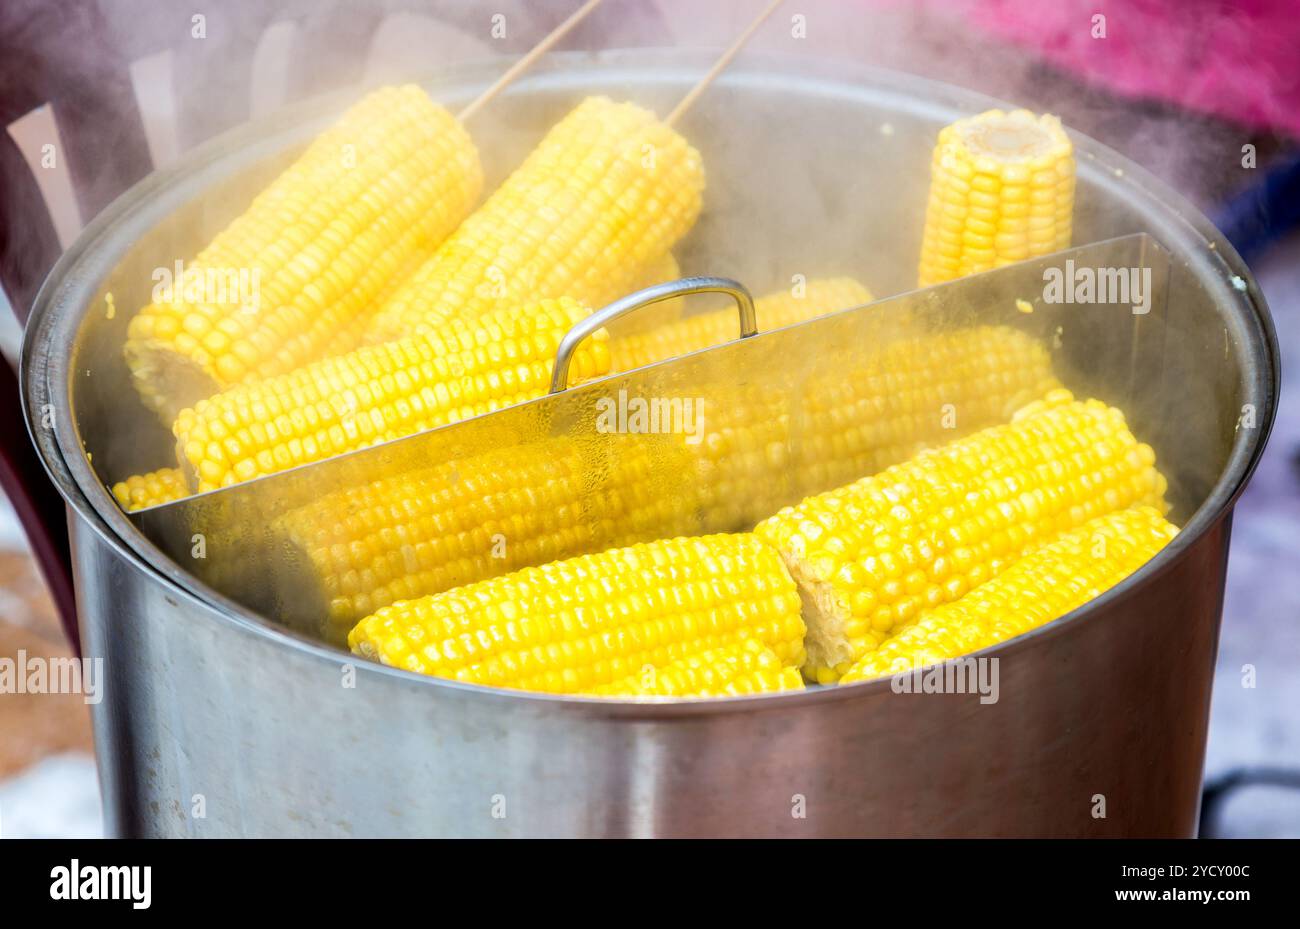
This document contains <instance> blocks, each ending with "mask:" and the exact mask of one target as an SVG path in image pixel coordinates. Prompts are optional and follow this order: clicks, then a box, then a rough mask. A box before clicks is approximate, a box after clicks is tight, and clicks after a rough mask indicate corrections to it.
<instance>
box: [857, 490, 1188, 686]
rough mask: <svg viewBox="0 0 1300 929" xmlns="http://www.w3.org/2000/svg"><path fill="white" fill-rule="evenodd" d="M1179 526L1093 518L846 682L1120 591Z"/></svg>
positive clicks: (865, 663)
mask: <svg viewBox="0 0 1300 929" xmlns="http://www.w3.org/2000/svg"><path fill="white" fill-rule="evenodd" d="M1177 533H1178V529H1177V527H1175V526H1174V525H1172V524H1171V523H1169V522H1167V521H1166V520H1165V518H1164V517H1163V516H1161V515H1160V513H1159V511H1157V510H1155V509H1153V508H1152V507H1134V508H1132V509H1127V510H1118V511H1116V512H1114V513H1108V514H1106V515H1105V516H1099V517H1097V518H1096V519H1093V520H1090V521H1088V522H1086V523H1084V524H1083V525H1082V526H1079V527H1078V528H1077V529H1073V530H1071V531H1069V532H1066V533H1064V534H1063V535H1060V536H1057V538H1056V539H1055V540H1053V541H1052V542H1049V543H1048V544H1047V545H1044V546H1043V547H1042V548H1040V549H1038V550H1037V551H1035V552H1033V553H1032V554H1029V555H1026V556H1025V557H1024V558H1021V559H1020V560H1019V561H1017V562H1016V563H1015V564H1013V565H1011V566H1010V567H1009V568H1007V569H1006V571H1004V572H1003V573H1002V574H1001V575H999V576H998V577H996V578H994V579H992V580H990V581H988V582H987V583H985V584H982V585H980V586H979V587H976V588H975V589H974V590H972V591H971V592H970V593H968V594H966V595H965V596H964V597H962V598H961V599H960V600H956V601H954V602H952V603H946V604H943V605H941V606H939V607H936V608H935V609H933V610H928V611H926V612H925V613H923V614H922V616H921V618H920V619H918V620H917V621H916V623H915V624H913V625H911V626H908V627H907V628H906V629H904V630H903V631H902V632H900V633H898V635H896V636H893V637H892V638H890V639H889V640H887V641H886V642H885V643H884V644H883V645H881V646H880V647H879V648H878V649H876V650H875V651H871V652H868V653H867V654H866V655H864V656H863V657H862V658H861V659H860V660H859V661H858V662H857V663H856V664H854V665H853V666H852V667H851V668H849V670H848V671H847V672H845V674H844V676H843V677H842V678H841V679H840V683H842V684H848V683H851V682H853V681H864V680H869V679H871V678H874V677H882V676H884V675H887V674H897V673H901V672H905V671H911V670H915V669H918V668H922V667H925V666H927V665H932V664H936V663H938V662H942V661H946V660H948V659H950V658H957V657H960V656H961V655H965V654H969V653H970V652H975V651H979V650H980V649H982V648H987V647H988V646H990V645H995V644H997V643H998V642H1005V641H1006V640H1007V639H1011V638H1014V637H1015V636H1018V635H1020V634H1022V633H1025V632H1028V631H1029V630H1031V629H1036V628H1037V627H1039V626H1041V625H1044V624H1045V623H1049V622H1051V621H1052V620H1054V619H1056V618H1058V617H1060V616H1064V615H1065V614H1066V613H1069V612H1070V611H1071V610H1073V609H1075V608H1077V607H1080V606H1082V605H1083V604H1085V603H1087V602H1088V601H1089V600H1092V599H1093V598H1094V597H1098V596H1100V595H1101V594H1102V593H1104V592H1105V591H1107V590H1109V589H1110V588H1111V587H1114V586H1115V585H1116V584H1118V583H1119V582H1120V581H1122V580H1124V578H1126V577H1128V576H1129V575H1130V574H1132V573H1133V572H1134V571H1136V570H1137V569H1138V568H1140V567H1142V565H1144V564H1146V563H1147V562H1148V561H1150V560H1151V558H1152V557H1154V556H1155V554H1156V552H1158V551H1160V549H1162V548H1163V547H1164V546H1165V545H1166V544H1167V543H1168V542H1169V540H1170V539H1172V538H1173V537H1174V536H1175V535H1177Z"/></svg>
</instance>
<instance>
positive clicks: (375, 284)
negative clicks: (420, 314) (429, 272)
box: [126, 84, 483, 424]
mask: <svg viewBox="0 0 1300 929" xmlns="http://www.w3.org/2000/svg"><path fill="white" fill-rule="evenodd" d="M482 184H483V179H482V170H481V168H480V166H479V160H478V153H477V151H476V150H475V148H474V144H473V142H472V141H471V140H470V137H469V135H468V134H467V133H466V132H465V130H464V129H463V128H461V126H460V124H459V123H458V122H456V120H455V119H454V118H453V117H452V116H451V114H450V113H448V112H447V111H446V110H444V109H443V108H442V107H441V106H438V105H437V104H435V103H434V102H433V101H432V100H430V99H429V97H428V95H427V94H425V92H424V91H423V90H421V89H420V88H419V87H417V86H415V85H413V84H412V85H406V86H403V87H388V88H384V89H382V90H378V91H376V92H374V93H372V94H370V95H369V96H367V97H366V98H364V99H363V100H361V101H360V102H359V103H357V104H356V105H355V106H353V107H352V108H351V109H350V110H348V111H347V112H346V113H345V114H344V115H343V116H342V117H341V118H340V119H339V121H338V122H337V123H335V124H334V125H333V126H332V127H331V128H329V129H327V130H326V131H325V132H323V133H322V134H321V135H320V136H319V137H318V138H317V139H316V140H315V141H314V142H313V143H312V144H311V145H310V146H308V148H307V150H306V152H304V153H303V155H302V156H301V157H300V158H298V160H297V161H296V162H294V164H293V165H292V166H291V167H289V168H288V169H287V170H286V171H285V172H284V173H283V174H281V175H280V176H279V178H277V179H276V180H275V181H274V182H273V183H272V184H271V185H270V186H269V187H267V188H266V189H265V190H264V191H263V192H262V193H261V194H259V195H258V196H257V198H256V199H254V200H253V202H252V204H251V205H250V206H249V208H248V209H247V211H245V212H244V213H243V215H241V216H240V217H239V218H238V219H236V220H235V221H234V222H232V223H231V224H230V225H229V226H227V227H226V229H225V230H224V231H222V232H221V233H219V234H218V235H217V236H216V238H214V239H213V240H212V242H211V244H209V245H208V247H207V248H205V249H203V251H201V252H199V254H198V255H197V256H196V257H195V259H194V260H193V261H192V262H191V263H190V265H189V267H188V268H187V270H186V275H187V276H189V277H192V278H193V279H194V280H195V281H201V280H205V279H207V278H208V277H209V276H210V277H211V279H212V280H213V281H214V282H215V281H222V282H224V281H226V280H227V278H230V277H231V276H237V275H239V274H240V273H243V274H244V275H245V278H246V280H245V286H244V288H243V291H244V292H243V294H242V296H250V295H251V297H252V298H253V299H252V300H251V301H250V302H243V301H242V300H241V299H240V296H241V295H235V294H230V293H226V294H224V295H223V294H222V293H221V292H220V291H221V289H222V288H217V289H215V290H214V289H212V288H199V289H198V290H197V291H196V292H195V293H194V294H190V295H188V296H197V297H198V299H186V297H187V294H186V293H185V290H186V287H185V286H183V285H184V283H185V282H184V281H176V282H174V286H173V288H172V292H171V293H170V294H169V295H164V296H168V297H169V299H165V300H161V301H155V302H153V303H150V304H149V305H148V306H146V307H145V308H144V309H143V310H141V311H140V312H139V314H137V315H136V317H135V318H134V319H132V320H131V323H130V327H129V329H128V334H127V342H126V360H127V365H128V367H129V368H130V370H131V373H132V375H133V377H134V379H135V383H136V386H137V388H138V389H139V391H140V394H141V396H142V397H143V398H144V400H145V402H146V403H147V404H148V405H149V406H150V407H152V408H154V409H156V410H158V411H159V412H160V413H161V414H162V416H163V417H164V419H165V420H166V421H167V423H168V424H170V423H171V422H172V420H173V419H174V418H175V416H176V414H177V413H178V412H179V411H180V410H181V409H183V408H184V407H187V406H192V405H193V404H195V403H196V402H198V401H199V400H201V399H203V398H205V397H208V396H211V395H212V394H214V393H216V392H217V391H218V390H220V389H222V388H225V387H229V386H231V385H233V384H239V383H243V382H244V381H248V380H251V379H255V378H265V377H271V376H273V375H276V374H281V373H283V372H286V371H289V370H292V369H293V368H296V367H298V366H300V365H302V364H305V363H306V362H309V361H312V360H315V359H317V358H321V357H324V356H326V355H331V354H338V353H340V352H344V351H348V350H350V349H352V348H353V347H355V346H356V345H358V344H359V342H360V340H361V336H362V333H363V331H364V328H365V326H366V324H367V322H368V318H369V315H370V311H371V310H372V308H373V306H374V305H375V301H376V299H377V298H379V297H380V296H381V295H382V294H384V293H386V292H387V289H386V288H387V285H388V284H389V282H390V280H391V279H392V278H394V277H395V275H396V274H397V272H398V271H399V270H400V269H402V268H403V267H404V265H406V264H407V263H408V262H410V261H411V260H413V259H414V258H415V257H416V256H418V255H420V254H428V253H429V252H430V251H431V250H432V249H433V248H434V247H435V246H436V245H437V244H438V243H439V242H441V241H442V240H443V239H444V238H445V237H446V236H447V235H448V234H450V233H451V231H452V230H453V229H455V228H456V226H457V224H459V223H460V221H461V220H462V219H464V218H465V216H466V215H467V214H468V213H469V211H470V209H471V208H472V207H473V205H474V202H475V201H476V200H477V199H478V196H479V193H480V191H481V189H482Z"/></svg>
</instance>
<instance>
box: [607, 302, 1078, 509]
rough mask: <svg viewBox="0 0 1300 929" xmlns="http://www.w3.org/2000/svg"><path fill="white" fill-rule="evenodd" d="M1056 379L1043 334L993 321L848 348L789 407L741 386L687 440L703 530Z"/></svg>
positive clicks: (836, 481) (1018, 402)
mask: <svg viewBox="0 0 1300 929" xmlns="http://www.w3.org/2000/svg"><path fill="white" fill-rule="evenodd" d="M614 351H615V349H614V347H613V345H611V353H613V352H614ZM1058 387H1060V383H1059V382H1058V381H1057V380H1056V378H1055V376H1054V375H1053V373H1052V364H1051V358H1050V356H1049V355H1048V352H1047V350H1046V349H1045V348H1044V347H1043V346H1042V345H1041V344H1040V343H1038V342H1037V341H1036V340H1034V339H1033V338H1032V337H1030V336H1028V335H1026V334H1025V333H1022V332H1019V331H1017V330H1015V329H1010V328H1005V327H995V326H980V327H975V328H972V329H961V330H955V331H952V332H945V333H940V334H931V333H921V334H917V335H910V336H906V337H902V338H898V339H895V340H893V341H890V342H888V343H887V344H886V345H884V346H883V347H881V348H879V349H875V350H872V351H867V352H864V353H862V354H861V355H860V356H858V355H854V356H853V358H852V361H851V362H850V363H849V366H848V367H844V366H841V365H839V364H836V365H832V366H830V367H829V369H828V370H827V371H826V373H825V374H824V375H819V376H815V377H814V378H812V379H811V381H810V382H809V383H808V384H806V385H804V390H803V391H801V393H800V395H799V398H798V403H797V405H796V406H795V407H794V410H793V412H792V411H791V410H790V408H789V405H790V404H789V398H788V397H786V396H785V395H784V394H781V393H778V394H776V395H772V394H771V393H770V392H766V393H765V392H764V391H763V390H762V389H761V388H760V387H757V386H754V385H750V386H745V387H738V388H737V391H736V394H737V395H736V396H735V397H733V398H727V399H725V400H724V399H721V398H719V399H716V400H715V401H714V402H711V403H709V404H707V405H706V409H705V417H704V419H705V425H706V432H707V437H706V439H705V440H704V441H703V442H701V443H700V444H698V445H696V446H692V447H691V449H692V451H693V453H694V455H695V457H696V460H697V462H698V466H699V468H700V494H701V500H700V507H701V511H702V513H703V520H704V522H703V528H704V531H709V532H714V531H730V530H733V529H743V528H748V527H749V526H752V525H753V524H754V522H755V521H756V520H758V519H761V518H762V517H763V516H765V515H767V514H769V513H772V512H773V511H774V510H776V509H778V508H779V507H781V506H783V505H785V504H788V503H792V502H794V501H796V500H798V499H799V498H800V497H801V496H803V495H804V494H806V493H807V492H808V491H809V490H820V489H822V488H827V487H836V486H838V485H840V484H843V483H845V482H847V481H851V480H854V479H856V478H859V477H862V476H863V475H868V474H875V473H876V472H877V471H880V470H881V469H883V468H886V467H888V466H889V465H892V464H896V463H897V462H900V461H903V460H905V459H907V458H909V457H911V456H912V455H914V454H916V453H917V452H919V451H920V450H921V449H923V448H925V447H928V446H931V445H934V444H936V443H939V442H944V441H951V440H952V439H955V438H959V437H961V436H963V435H966V434H968V433H970V432H973V431H975V430H978V429H983V428H984V427H986V426H990V425H993V424H995V423H1001V422H1006V420H1008V419H1009V418H1010V417H1011V414H1012V413H1014V412H1015V411H1016V410H1017V409H1019V408H1020V407H1022V406H1024V405H1025V404H1026V403H1029V402H1030V401H1032V400H1034V399H1037V398H1039V397H1042V396H1044V395H1045V394H1046V393H1047V392H1048V391H1050V390H1053V389H1055V388H1058Z"/></svg>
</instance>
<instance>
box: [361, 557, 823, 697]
mask: <svg viewBox="0 0 1300 929" xmlns="http://www.w3.org/2000/svg"><path fill="white" fill-rule="evenodd" d="M803 635H804V624H803V620H802V619H800V617H799V600H798V596H797V594H796V593H795V589H794V584H793V583H792V582H791V580H790V576H789V575H788V574H787V573H786V571H785V568H784V567H783V566H782V564H781V559H780V558H779V557H778V556H777V554H776V552H774V551H773V550H771V549H770V548H768V547H767V546H765V545H763V544H762V543H761V542H759V540H758V539H757V538H755V537H754V536H753V535H750V534H737V535H713V536H701V537H696V538H679V539H666V540H662V541H658V542H648V543H644V544H640V545H633V546H630V547H628V548H621V549H612V550H610V551H606V552H601V553H599V554H595V555H582V556H579V557H577V558H570V559H568V560H566V561H557V562H552V563H551V564H548V565H543V566H541V567H536V568H524V569H523V570H521V571H516V572H514V573H513V574H506V575H503V576H501V577H497V578H493V579H491V580H486V581H480V582H478V583H476V584H469V585H467V586H465V587H458V588H456V589H454V590H449V591H446V592H444V593H440V594H434V595H432V596H429V597H423V598H421V599H419V600H408V601H403V602H400V603H394V604H392V605H391V606H388V607H385V608H383V609H382V610H380V611H378V612H377V613H375V614H374V615H373V616H369V617H367V618H366V619H363V620H362V621H361V622H360V623H358V624H357V626H356V628H354V629H353V630H352V632H351V633H350V634H349V636H348V645H349V646H350V647H351V649H352V650H353V651H354V652H356V653H357V654H359V655H362V656H364V657H367V658H372V659H377V660H379V661H382V662H383V663H385V664H389V665H393V666H395V667H399V668H405V669H406V670H408V671H416V672H419V673H422V674H431V675H434V676H437V677H445V678H451V679H454V680H458V681H464V682H467V683H475V684H487V685H492V686H496V687H510V688H515V689H520V690H533V691H541V692H547V693H591V692H592V691H594V690H596V689H597V688H600V687H603V686H605V685H608V684H611V683H613V682H615V681H619V680H622V679H624V678H628V677H632V676H635V675H637V674H639V673H640V672H641V670H642V668H644V667H645V666H646V665H652V666H656V667H659V666H665V665H668V664H670V663H672V662H674V661H677V660H679V659H682V658H685V657H687V656H690V655H693V654H698V653H700V652H703V651H706V650H709V649H716V648H721V647H724V646H728V645H734V644H737V643H740V642H744V641H746V640H748V639H754V640H757V641H758V642H759V643H761V644H762V645H763V646H765V647H767V648H769V649H771V650H772V651H773V652H774V653H775V654H776V656H777V658H778V659H779V660H780V662H781V663H782V665H784V666H789V667H795V666H797V665H799V664H800V663H801V662H802V660H803V657H804V651H803Z"/></svg>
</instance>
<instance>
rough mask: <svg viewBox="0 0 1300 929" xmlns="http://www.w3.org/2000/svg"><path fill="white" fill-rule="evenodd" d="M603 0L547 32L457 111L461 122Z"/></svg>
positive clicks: (582, 8)
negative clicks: (504, 71)
mask: <svg viewBox="0 0 1300 929" xmlns="http://www.w3.org/2000/svg"><path fill="white" fill-rule="evenodd" d="M603 2H604V0H587V2H586V3H584V4H583V5H582V6H580V7H578V9H577V10H575V11H574V13H573V15H572V16H570V17H569V18H568V19H566V20H565V21H564V22H562V23H560V24H559V25H558V26H556V27H555V28H554V29H552V30H551V31H550V33H548V34H547V36H546V38H544V39H542V41H540V42H538V43H537V44H536V45H534V46H533V47H532V48H531V49H529V50H528V53H527V54H525V55H524V57H522V58H520V59H519V60H518V61H516V62H515V63H514V64H513V65H511V66H510V68H509V69H508V70H507V71H506V73H505V74H503V75H501V76H500V77H499V78H497V79H496V81H495V82H494V83H493V84H492V86H491V87H489V88H488V89H487V90H485V91H483V93H481V94H479V95H478V96H477V97H476V98H475V99H474V100H473V101H472V102H470V103H469V104H468V105H467V106H466V107H465V108H464V109H463V110H461V111H460V112H459V113H457V114H456V118H457V119H458V120H460V121H461V122H464V121H465V120H467V119H469V118H470V117H471V116H473V115H474V114H475V113H477V112H478V111H479V110H481V109H482V108H483V107H484V106H486V105H487V104H488V103H490V102H491V101H492V98H493V97H495V96H496V95H497V94H499V93H500V92H501V91H502V90H504V89H505V88H506V87H507V86H508V85H509V84H510V82H511V81H513V80H514V79H515V78H517V77H518V76H519V75H521V74H523V73H524V72H525V71H527V70H528V69H529V68H531V67H532V66H533V64H534V62H536V61H537V59H539V58H541V57H542V56H543V55H545V54H546V53H547V52H549V51H550V50H551V48H552V46H554V45H555V43H556V42H559V41H560V39H563V38H564V37H565V36H566V35H568V34H569V33H570V32H571V31H572V30H573V27H574V26H576V25H578V23H580V22H582V21H583V20H584V19H586V18H587V14H588V13H590V12H591V11H592V10H594V9H595V8H596V7H598V6H600V5H601V4H602V3H603Z"/></svg>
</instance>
